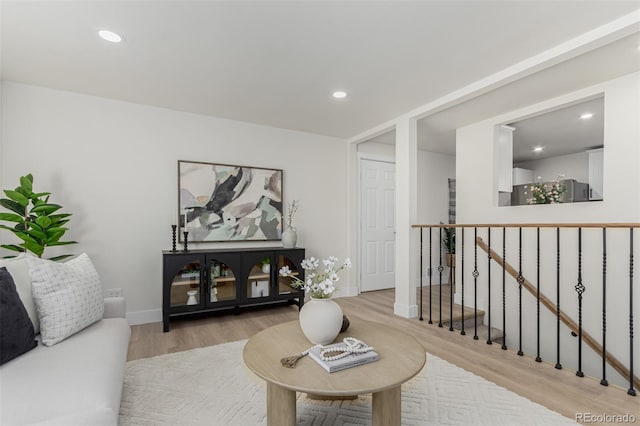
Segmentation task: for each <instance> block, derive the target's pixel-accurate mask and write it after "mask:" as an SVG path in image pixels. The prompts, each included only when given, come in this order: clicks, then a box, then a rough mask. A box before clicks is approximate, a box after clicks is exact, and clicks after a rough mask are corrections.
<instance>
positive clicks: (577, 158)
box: [514, 152, 589, 183]
mask: <svg viewBox="0 0 640 426" xmlns="http://www.w3.org/2000/svg"><path fill="white" fill-rule="evenodd" d="M514 167H522V168H523V169H529V170H533V178H534V179H536V178H537V177H538V176H542V180H543V181H544V182H548V181H552V180H556V179H557V178H558V176H559V175H564V179H575V180H577V181H578V182H583V183H589V154H588V153H587V152H579V153H577V154H569V155H560V156H557V157H551V158H545V159H544V160H534V161H525V162H522V163H518V164H516V165H514Z"/></svg>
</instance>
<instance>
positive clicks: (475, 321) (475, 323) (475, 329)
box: [473, 228, 480, 340]
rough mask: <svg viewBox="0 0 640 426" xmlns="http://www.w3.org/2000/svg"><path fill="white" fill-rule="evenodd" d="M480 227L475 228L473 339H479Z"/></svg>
mask: <svg viewBox="0 0 640 426" xmlns="http://www.w3.org/2000/svg"><path fill="white" fill-rule="evenodd" d="M479 275H480V272H478V228H473V340H478V276H479Z"/></svg>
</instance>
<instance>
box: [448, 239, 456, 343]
mask: <svg viewBox="0 0 640 426" xmlns="http://www.w3.org/2000/svg"><path fill="white" fill-rule="evenodd" d="M453 229H454V232H455V229H456V228H453ZM454 238H455V236H454ZM451 243H452V244H453V242H451ZM450 247H452V246H451V245H450ZM449 260H450V263H451V265H450V266H449V331H453V282H454V278H453V271H454V267H455V266H456V264H455V255H454V253H449Z"/></svg>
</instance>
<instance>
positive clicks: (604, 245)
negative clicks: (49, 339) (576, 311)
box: [600, 228, 609, 386]
mask: <svg viewBox="0 0 640 426" xmlns="http://www.w3.org/2000/svg"><path fill="white" fill-rule="evenodd" d="M600 384H601V385H602V386H609V382H608V381H607V228H602V380H600Z"/></svg>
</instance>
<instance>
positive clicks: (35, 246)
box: [24, 241, 44, 257]
mask: <svg viewBox="0 0 640 426" xmlns="http://www.w3.org/2000/svg"><path fill="white" fill-rule="evenodd" d="M24 247H25V248H26V249H27V250H29V251H30V252H33V254H35V255H36V256H38V257H41V256H42V253H44V246H43V245H41V244H39V243H37V242H35V241H34V242H30V241H29V242H25V244H24Z"/></svg>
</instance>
